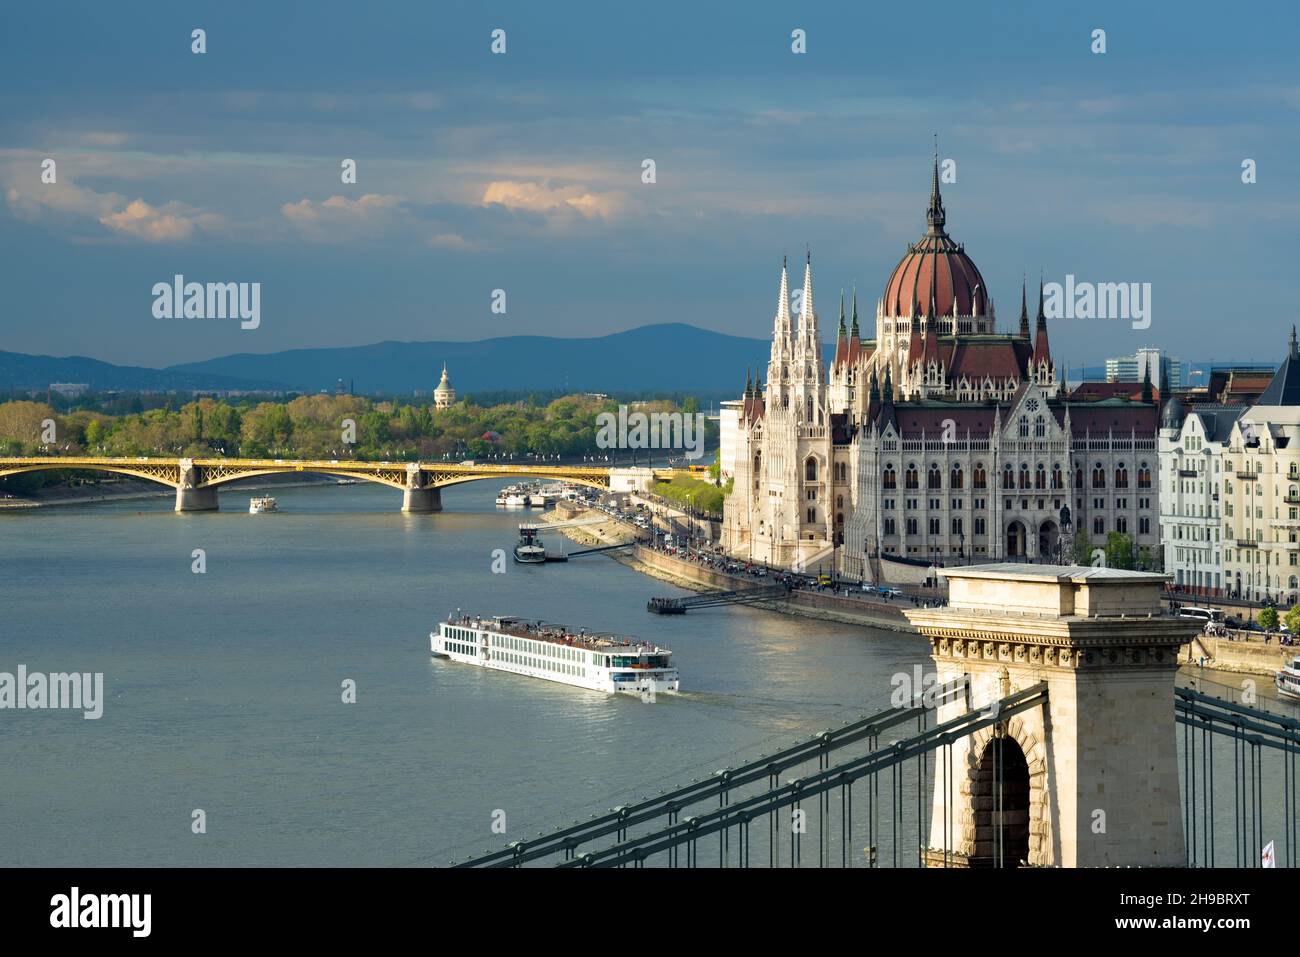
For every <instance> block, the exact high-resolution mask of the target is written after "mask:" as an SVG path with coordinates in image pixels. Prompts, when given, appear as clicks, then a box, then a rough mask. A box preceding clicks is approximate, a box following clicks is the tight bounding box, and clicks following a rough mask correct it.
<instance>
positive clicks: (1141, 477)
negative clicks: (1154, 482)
mask: <svg viewBox="0 0 1300 957" xmlns="http://www.w3.org/2000/svg"><path fill="white" fill-rule="evenodd" d="M1150 487H1151V469H1150V467H1149V466H1148V465H1147V464H1146V463H1145V462H1143V463H1142V464H1141V465H1139V466H1138V488H1150Z"/></svg>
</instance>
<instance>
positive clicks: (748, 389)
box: [745, 369, 754, 399]
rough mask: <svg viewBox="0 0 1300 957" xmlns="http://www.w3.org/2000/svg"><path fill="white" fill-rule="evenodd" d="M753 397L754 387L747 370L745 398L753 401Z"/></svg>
mask: <svg viewBox="0 0 1300 957" xmlns="http://www.w3.org/2000/svg"><path fill="white" fill-rule="evenodd" d="M753 397H754V385H753V382H752V381H751V380H750V378H749V370H748V369H746V370H745V398H746V399H752V398H753Z"/></svg>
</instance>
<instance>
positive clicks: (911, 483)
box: [904, 464, 920, 488]
mask: <svg viewBox="0 0 1300 957" xmlns="http://www.w3.org/2000/svg"><path fill="white" fill-rule="evenodd" d="M904 480H905V482H906V484H907V487H908V488H920V484H919V479H918V477H917V474H916V466H915V465H912V464H909V465H908V466H907V475H906V476H904Z"/></svg>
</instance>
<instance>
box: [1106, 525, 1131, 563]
mask: <svg viewBox="0 0 1300 957" xmlns="http://www.w3.org/2000/svg"><path fill="white" fill-rule="evenodd" d="M1106 566H1107V567H1108V568H1132V567H1133V539H1132V538H1130V537H1129V536H1128V535H1125V534H1124V533H1123V532H1111V533H1110V534H1109V535H1107V536H1106Z"/></svg>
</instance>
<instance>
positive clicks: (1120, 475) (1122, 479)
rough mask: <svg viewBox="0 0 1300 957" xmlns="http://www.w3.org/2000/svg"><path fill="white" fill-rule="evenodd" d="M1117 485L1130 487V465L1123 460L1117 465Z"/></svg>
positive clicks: (1117, 486) (1118, 486)
mask: <svg viewBox="0 0 1300 957" xmlns="http://www.w3.org/2000/svg"><path fill="white" fill-rule="evenodd" d="M1115 487H1116V488H1128V466H1127V465H1125V464H1124V463H1123V462H1121V463H1119V465H1117V466H1115Z"/></svg>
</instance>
